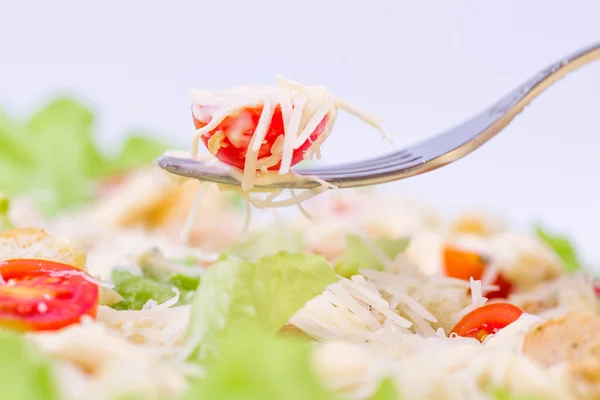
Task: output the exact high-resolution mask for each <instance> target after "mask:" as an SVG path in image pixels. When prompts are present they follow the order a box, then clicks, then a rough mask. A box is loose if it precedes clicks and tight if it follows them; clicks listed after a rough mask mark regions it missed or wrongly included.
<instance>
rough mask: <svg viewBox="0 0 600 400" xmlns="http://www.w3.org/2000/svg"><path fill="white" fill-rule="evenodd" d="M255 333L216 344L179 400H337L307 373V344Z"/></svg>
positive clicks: (250, 329) (243, 329) (249, 330)
mask: <svg viewBox="0 0 600 400" xmlns="http://www.w3.org/2000/svg"><path fill="white" fill-rule="evenodd" d="M202 284H203V285H204V282H203V283H202ZM255 328H256V327H255V326H252V325H248V326H245V325H240V329H238V330H231V331H228V332H227V333H226V334H225V335H224V336H223V337H221V338H219V339H218V346H219V348H220V349H222V351H221V354H220V357H218V358H216V359H214V360H212V362H211V363H210V364H208V365H207V367H206V371H207V373H206V376H205V377H204V378H202V379H199V380H197V381H195V382H193V383H192V384H191V387H190V389H189V391H188V393H187V394H186V395H185V396H184V398H183V400H200V399H219V400H238V399H245V400H281V399H285V400H306V399H310V400H335V399H337V398H336V397H334V396H333V394H331V393H330V392H329V391H327V390H326V389H325V388H323V386H322V385H321V384H320V382H319V381H318V379H317V378H316V377H315V376H314V374H313V373H312V370H311V365H310V347H309V346H310V345H309V343H308V342H306V341H300V340H298V339H292V338H280V337H273V336H271V335H269V334H266V333H265V332H264V331H262V330H260V329H255ZM382 399H384V398H382Z"/></svg>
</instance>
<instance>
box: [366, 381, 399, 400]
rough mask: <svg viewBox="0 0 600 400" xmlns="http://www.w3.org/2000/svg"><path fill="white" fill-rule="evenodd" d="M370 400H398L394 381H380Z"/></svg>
mask: <svg viewBox="0 0 600 400" xmlns="http://www.w3.org/2000/svg"><path fill="white" fill-rule="evenodd" d="M371 400H398V392H397V391H396V385H395V384H394V380H393V379H392V378H385V379H384V380H382V381H381V383H380V384H379V388H378V389H377V391H376V392H375V393H374V394H373V396H372V397H371Z"/></svg>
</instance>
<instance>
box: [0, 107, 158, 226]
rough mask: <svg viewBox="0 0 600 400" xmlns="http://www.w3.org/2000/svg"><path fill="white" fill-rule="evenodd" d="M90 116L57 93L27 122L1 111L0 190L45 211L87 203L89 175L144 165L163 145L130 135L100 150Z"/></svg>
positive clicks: (96, 176) (98, 176)
mask: <svg viewBox="0 0 600 400" xmlns="http://www.w3.org/2000/svg"><path fill="white" fill-rule="evenodd" d="M93 126H94V115H93V113H92V111H91V110H90V109H89V108H88V107H86V106H85V105H84V104H82V103H81V102H80V101H78V100H75V99H72V98H57V99H55V100H54V101H52V102H50V103H48V104H47V105H46V106H44V107H43V108H41V109H40V110H38V111H37V112H36V113H35V114H34V115H33V116H32V117H31V118H30V119H29V121H26V122H16V121H13V120H12V119H11V118H9V117H8V116H7V115H6V114H0V148H1V149H2V151H0V170H2V171H10V173H3V174H1V176H0V190H1V191H3V192H4V193H5V194H6V195H8V196H14V195H19V194H34V195H37V198H38V200H39V203H40V206H41V207H42V208H43V210H44V211H46V212H47V213H48V214H55V213H56V212H58V211H60V210H62V209H65V208H68V207H72V206H75V205H78V204H82V203H85V202H88V201H89V200H90V199H92V197H93V195H94V184H93V181H94V180H98V179H102V178H104V177H107V176H110V175H112V174H116V173H119V172H122V171H125V170H127V169H131V168H135V167H139V166H142V165H148V164H150V163H151V162H152V160H153V159H154V158H155V157H156V156H158V155H159V154H161V153H162V152H164V151H165V150H166V149H167V146H165V145H164V144H162V143H160V142H158V141H156V140H153V139H150V138H147V137H142V136H132V137H130V138H129V139H127V141H126V142H125V144H124V146H123V148H122V149H121V151H120V152H119V153H118V154H117V155H116V156H114V157H113V156H109V155H106V154H104V153H103V152H102V151H100V149H99V147H98V146H97V144H96V142H95V140H94V135H93Z"/></svg>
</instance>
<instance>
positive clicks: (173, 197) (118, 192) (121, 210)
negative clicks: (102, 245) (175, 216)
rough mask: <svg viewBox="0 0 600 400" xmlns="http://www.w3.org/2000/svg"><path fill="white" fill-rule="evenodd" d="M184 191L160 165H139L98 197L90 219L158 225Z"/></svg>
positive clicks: (103, 222)
mask: <svg viewBox="0 0 600 400" xmlns="http://www.w3.org/2000/svg"><path fill="white" fill-rule="evenodd" d="M181 193H182V188H181V184H180V183H179V182H177V181H175V180H173V179H170V178H169V176H168V175H167V174H166V173H165V172H164V171H162V170H161V169H159V168H155V167H150V168H145V169H140V170H138V171H135V172H133V173H132V174H131V175H130V176H128V177H127V178H126V179H124V182H122V183H120V184H119V185H117V186H116V187H115V188H113V189H112V190H111V191H110V192H109V193H108V194H106V195H105V196H104V197H102V198H100V199H99V200H98V202H97V204H96V205H95V207H94V209H93V214H92V215H91V218H90V222H91V223H92V224H94V225H98V226H102V227H107V228H124V227H130V226H142V227H146V228H149V227H155V226H157V225H159V224H160V223H161V222H162V220H163V219H164V217H165V215H166V214H168V213H169V212H170V209H171V207H173V205H174V204H177V202H178V201H179V197H180V195H181Z"/></svg>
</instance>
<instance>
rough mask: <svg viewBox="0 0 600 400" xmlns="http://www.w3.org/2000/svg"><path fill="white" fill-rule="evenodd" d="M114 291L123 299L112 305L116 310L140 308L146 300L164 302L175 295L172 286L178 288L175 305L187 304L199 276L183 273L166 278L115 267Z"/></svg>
mask: <svg viewBox="0 0 600 400" xmlns="http://www.w3.org/2000/svg"><path fill="white" fill-rule="evenodd" d="M112 281H113V284H114V285H115V289H114V290H115V291H116V292H117V293H119V295H121V297H123V301H121V302H120V303H117V304H115V305H113V306H112V308H114V309H116V310H141V309H142V307H143V306H144V304H146V302H148V300H151V299H152V300H154V301H156V302H157V303H159V304H160V303H164V302H165V301H167V300H169V299H172V298H173V297H174V296H175V292H174V291H173V288H176V289H177V290H179V292H180V295H179V302H178V303H177V305H183V304H189V303H190V302H191V299H192V297H193V294H192V293H193V292H194V290H196V287H197V286H198V283H199V281H200V278H197V277H190V276H186V275H183V274H172V275H171V276H169V277H168V278H167V279H166V280H159V279H156V278H153V277H149V276H140V275H135V274H132V273H131V272H128V271H125V270H119V269H115V270H113V273H112Z"/></svg>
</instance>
